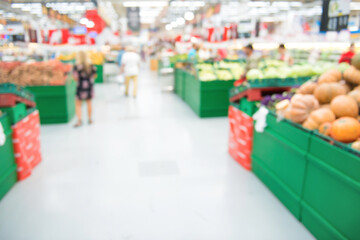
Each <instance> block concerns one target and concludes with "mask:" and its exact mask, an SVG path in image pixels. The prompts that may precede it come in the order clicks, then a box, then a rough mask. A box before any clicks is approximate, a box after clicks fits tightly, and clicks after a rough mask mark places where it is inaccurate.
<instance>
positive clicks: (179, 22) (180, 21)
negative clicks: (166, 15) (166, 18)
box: [176, 17, 185, 25]
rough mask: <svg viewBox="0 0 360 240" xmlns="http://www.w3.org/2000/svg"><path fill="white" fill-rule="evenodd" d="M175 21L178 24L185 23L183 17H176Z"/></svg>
mask: <svg viewBox="0 0 360 240" xmlns="http://www.w3.org/2000/svg"><path fill="white" fill-rule="evenodd" d="M176 23H177V24H178V25H184V24H185V19H184V18H182V17H180V18H177V19H176Z"/></svg>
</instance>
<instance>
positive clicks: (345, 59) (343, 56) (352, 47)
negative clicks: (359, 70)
mask: <svg viewBox="0 0 360 240" xmlns="http://www.w3.org/2000/svg"><path fill="white" fill-rule="evenodd" d="M354 55H355V44H354V43H351V44H350V48H349V51H347V52H344V53H343V54H341V56H340V59H339V63H343V62H346V63H348V64H351V59H352V58H353V57H354Z"/></svg>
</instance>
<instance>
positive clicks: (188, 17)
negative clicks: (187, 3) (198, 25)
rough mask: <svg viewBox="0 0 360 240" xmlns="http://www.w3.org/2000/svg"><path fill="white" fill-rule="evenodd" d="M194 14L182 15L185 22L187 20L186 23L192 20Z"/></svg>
mask: <svg viewBox="0 0 360 240" xmlns="http://www.w3.org/2000/svg"><path fill="white" fill-rule="evenodd" d="M194 17H195V16H194V13H193V12H186V13H185V14H184V18H185V20H187V21H191V20H193V19H194Z"/></svg>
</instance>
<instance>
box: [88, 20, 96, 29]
mask: <svg viewBox="0 0 360 240" xmlns="http://www.w3.org/2000/svg"><path fill="white" fill-rule="evenodd" d="M94 26H95V23H94V22H93V21H89V22H87V23H86V27H87V28H93V27H94Z"/></svg>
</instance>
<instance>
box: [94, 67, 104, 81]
mask: <svg viewBox="0 0 360 240" xmlns="http://www.w3.org/2000/svg"><path fill="white" fill-rule="evenodd" d="M95 67H96V74H97V77H96V79H95V83H103V82H104V65H95Z"/></svg>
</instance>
